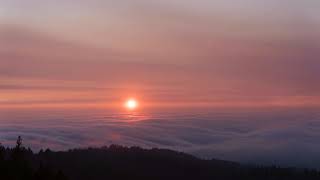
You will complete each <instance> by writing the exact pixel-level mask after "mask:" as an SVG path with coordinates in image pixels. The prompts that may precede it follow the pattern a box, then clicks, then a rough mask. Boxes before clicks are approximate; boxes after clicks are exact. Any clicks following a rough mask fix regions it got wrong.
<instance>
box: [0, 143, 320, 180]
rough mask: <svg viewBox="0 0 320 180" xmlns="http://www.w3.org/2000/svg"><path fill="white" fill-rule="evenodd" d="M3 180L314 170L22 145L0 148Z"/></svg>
mask: <svg viewBox="0 0 320 180" xmlns="http://www.w3.org/2000/svg"><path fill="white" fill-rule="evenodd" d="M0 158H1V159H0V179H8V180H10V179H39V180H40V179H41V180H46V179H50V180H51V179H52V180H62V179H71V180H104V179H141V180H144V179H148V180H151V179H154V180H162V179H163V180H167V179H184V180H185V179H187V180H188V179H197V180H198V179H199V180H201V179H205V180H206V179H220V180H241V179H245V180H251V179H252V180H277V179H279V180H280V179H281V180H286V179H288V180H289V179H290V180H296V179H301V180H308V179H310V180H312V179H320V173H319V172H317V171H311V170H301V169H293V168H278V167H256V166H245V165H241V164H238V163H233V162H227V161H220V160H202V159H198V158H196V157H194V156H191V155H188V154H184V153H179V152H175V151H171V150H164V149H151V150H146V149H142V148H139V147H131V148H128V147H123V146H117V145H112V146H110V147H102V148H88V149H75V150H69V151H66V152H52V151H50V150H46V151H40V152H39V153H37V154H34V153H32V151H31V150H26V149H25V148H22V147H21V145H17V147H16V148H14V149H4V148H1V154H0Z"/></svg>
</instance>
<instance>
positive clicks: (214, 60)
mask: <svg viewBox="0 0 320 180" xmlns="http://www.w3.org/2000/svg"><path fill="white" fill-rule="evenodd" d="M319 8H320V2H317V1H313V0H306V1H300V0H290V1H289V0H284V1H281V2H280V1H276V0H271V1H270V0H269V1H254V0H238V1H236V2H231V1H222V0H217V1H210V0H200V1H196V0H188V1H182V0H170V1H169V0H164V1H159V2H155V1H152V2H150V1H146V0H139V1H129V0H122V1H111V0H109V1H102V0H92V1H83V0H81V1H75V0H64V1H62V0H56V1H53V0H28V1H25V0H2V1H1V2H0V103H1V105H0V107H8V106H26V105H27V106H29V105H30V104H32V105H44V104H45V105H66V104H68V105H79V106H81V105H103V106H113V105H114V104H117V103H119V102H120V101H122V100H123V99H125V98H127V97H131V96H135V97H137V98H139V99H141V100H142V101H143V102H144V103H145V104H149V105H163V106H169V105H170V106H172V105H191V106H192V105H194V106H196V105H197V106H198V105H204V106H211V105H212V106H216V105H240V106H244V105H246V106H257V105H268V106H269V105H271V106H278V105H281V106H292V105H302V106H314V105H318V102H320V101H319V95H320V94H319V92H320V85H319V77H320V60H319V59H320V51H319V50H320V33H319V32H320V18H319V17H320V14H319V12H318V9H319Z"/></svg>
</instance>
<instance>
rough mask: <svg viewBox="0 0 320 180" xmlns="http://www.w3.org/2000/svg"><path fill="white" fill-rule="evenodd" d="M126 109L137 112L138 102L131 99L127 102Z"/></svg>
mask: <svg viewBox="0 0 320 180" xmlns="http://www.w3.org/2000/svg"><path fill="white" fill-rule="evenodd" d="M125 107H126V108H127V109H129V110H135V109H137V107H138V102H137V101H136V100H135V99H129V100H127V101H126V103H125Z"/></svg>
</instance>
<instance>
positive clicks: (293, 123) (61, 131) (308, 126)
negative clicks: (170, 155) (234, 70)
mask: <svg viewBox="0 0 320 180" xmlns="http://www.w3.org/2000/svg"><path fill="white" fill-rule="evenodd" d="M19 135H20V136H22V138H23V143H24V145H25V146H29V147H31V148H32V149H33V150H35V151H38V150H39V149H40V148H44V149H45V148H50V149H53V150H66V149H69V148H79V147H88V146H91V147H100V146H105V145H110V144H120V145H126V146H141V147H146V148H151V147H158V148H169V149H174V150H178V151H183V152H187V153H191V154H193V155H196V156H198V157H202V158H216V159H223V160H231V161H237V162H243V163H257V164H268V165H271V164H276V165H283V166H297V167H309V168H310V167H311V168H320V110H319V109H316V108H277V109H269V108H263V109H249V108H248V109H231V108H230V109H218V108H217V109H214V108H212V109H174V110H173V109H161V110H160V109H157V110H151V109H149V110H140V111H137V112H127V111H123V112H122V111H114V110H107V109H71V108H70V109H32V108H29V109H28V108H25V109H14V108H11V109H0V142H1V143H2V144H3V145H5V146H14V144H15V141H16V139H17V136H19Z"/></svg>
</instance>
